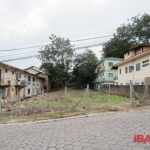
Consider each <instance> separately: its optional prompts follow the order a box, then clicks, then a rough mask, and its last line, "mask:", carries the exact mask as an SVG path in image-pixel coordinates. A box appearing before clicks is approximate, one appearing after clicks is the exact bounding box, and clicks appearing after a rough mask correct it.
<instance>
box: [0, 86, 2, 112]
mask: <svg viewBox="0 0 150 150" xmlns="http://www.w3.org/2000/svg"><path fill="white" fill-rule="evenodd" d="M0 114H2V89H0Z"/></svg>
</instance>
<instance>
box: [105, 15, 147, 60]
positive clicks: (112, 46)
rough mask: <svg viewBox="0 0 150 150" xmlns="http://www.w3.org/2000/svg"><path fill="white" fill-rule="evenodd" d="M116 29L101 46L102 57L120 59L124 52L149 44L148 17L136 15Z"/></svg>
mask: <svg viewBox="0 0 150 150" xmlns="http://www.w3.org/2000/svg"><path fill="white" fill-rule="evenodd" d="M128 21H129V23H128V24H123V25H122V26H121V27H119V28H117V31H116V33H114V34H113V37H112V38H111V39H110V40H109V41H107V42H106V43H104V44H103V52H104V57H121V58H123V56H124V51H125V50H128V49H130V48H131V47H132V46H134V45H136V44H140V43H149V42H150V15H149V14H144V15H142V16H140V15H137V16H135V17H132V18H131V19H129V20H128Z"/></svg>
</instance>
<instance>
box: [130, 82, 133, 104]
mask: <svg viewBox="0 0 150 150" xmlns="http://www.w3.org/2000/svg"><path fill="white" fill-rule="evenodd" d="M132 91H133V84H132V80H130V102H131V105H132V100H133V98H132Z"/></svg>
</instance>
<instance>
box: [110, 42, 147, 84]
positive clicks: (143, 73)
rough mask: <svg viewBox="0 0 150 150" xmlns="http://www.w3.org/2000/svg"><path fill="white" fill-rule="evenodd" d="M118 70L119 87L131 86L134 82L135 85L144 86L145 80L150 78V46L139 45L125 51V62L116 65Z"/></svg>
mask: <svg viewBox="0 0 150 150" xmlns="http://www.w3.org/2000/svg"><path fill="white" fill-rule="evenodd" d="M113 68H114V69H115V68H116V69H118V79H117V80H116V81H115V82H116V84H119V85H129V83H130V80H132V82H133V84H134V85H143V84H145V83H144V80H145V78H148V77H150V72H149V70H150V44H139V45H137V46H134V47H133V48H131V49H129V50H127V51H125V53H124V61H122V62H120V63H118V64H116V65H114V66H113Z"/></svg>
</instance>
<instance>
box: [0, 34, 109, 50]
mask: <svg viewBox="0 0 150 150" xmlns="http://www.w3.org/2000/svg"><path fill="white" fill-rule="evenodd" d="M111 36H112V35H107V36H101V37H95V38H88V39H81V40H75V41H70V42H81V41H87V40H93V39H100V38H105V37H111ZM47 45H49V44H47ZM43 46H46V45H39V46H32V47H22V48H16V49H7V50H0V52H4V51H16V50H21V49H29V48H37V47H43Z"/></svg>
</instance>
